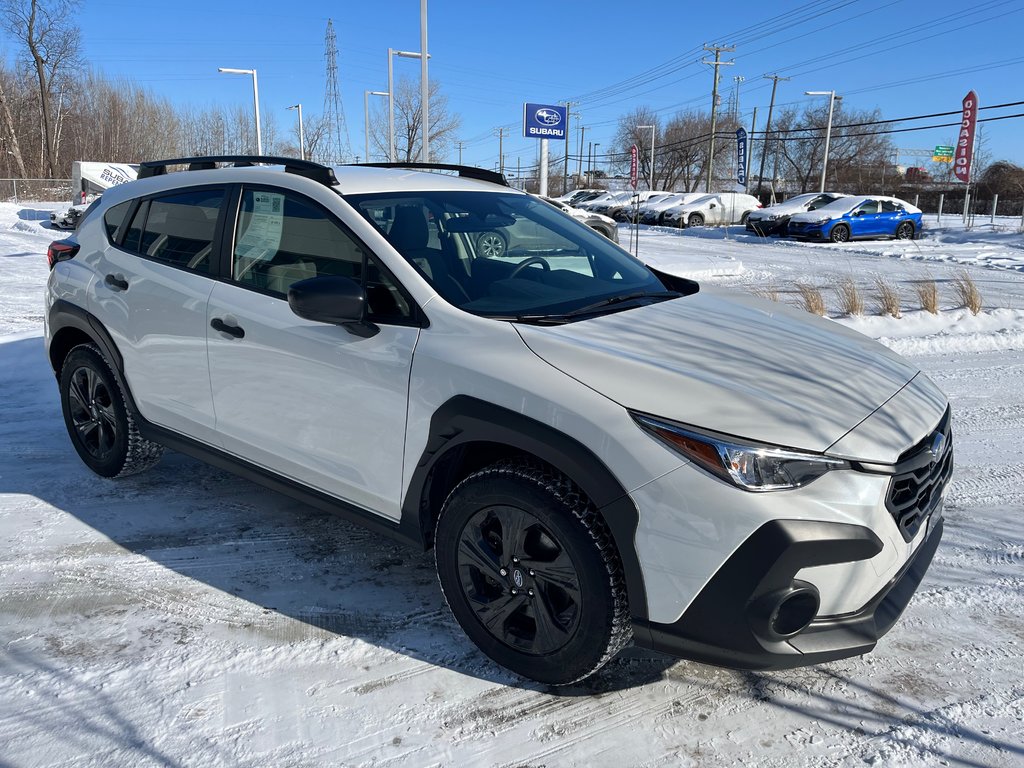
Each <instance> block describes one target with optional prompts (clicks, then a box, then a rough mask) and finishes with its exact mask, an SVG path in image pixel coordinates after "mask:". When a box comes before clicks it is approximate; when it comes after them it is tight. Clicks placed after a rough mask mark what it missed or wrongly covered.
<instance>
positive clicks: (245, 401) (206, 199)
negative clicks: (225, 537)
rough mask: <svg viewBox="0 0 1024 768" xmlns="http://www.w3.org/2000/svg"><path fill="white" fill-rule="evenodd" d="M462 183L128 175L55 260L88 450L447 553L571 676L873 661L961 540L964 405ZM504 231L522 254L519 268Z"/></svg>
mask: <svg viewBox="0 0 1024 768" xmlns="http://www.w3.org/2000/svg"><path fill="white" fill-rule="evenodd" d="M224 162H231V163H239V164H242V165H245V166H247V167H221V168H218V167H216V165H217V164H218V163H224ZM180 165H185V166H187V167H189V168H190V169H194V170H187V171H181V172H177V173H167V172H166V171H167V170H168V167H169V166H180ZM440 167H443V168H444V169H446V170H448V171H452V170H455V169H456V168H454V167H453V166H440ZM457 170H458V172H459V176H458V177H455V176H451V175H444V174H441V173H431V172H424V171H422V170H421V171H413V170H410V169H408V168H391V167H389V168H367V167H345V166H335V167H328V166H322V165H318V164H316V163H312V162H307V161H299V160H292V159H282V158H265V157H247V156H238V157H227V158H224V157H220V158H188V159H177V160H167V161H156V162H149V163H144V164H143V166H142V169H141V171H140V174H139V176H140V179H139V180H138V181H135V182H130V183H127V184H123V185H121V186H117V187H114V188H112V189H111V190H109V191H108V192H106V193H105V194H104V195H103V197H102V199H101V201H100V202H99V203H98V204H97V205H96V206H95V207H93V208H92V209H91V210H90V211H89V212H88V213H87V214H86V216H85V217H84V218H83V220H82V222H81V224H80V225H79V227H78V230H77V232H76V233H75V234H74V235H73V236H72V237H70V238H68V239H66V240H61V241H56V242H54V243H53V244H51V246H50V248H49V251H48V253H47V259H48V261H49V264H50V268H51V271H50V276H49V280H48V283H47V289H46V307H45V340H46V353H47V355H48V359H49V362H50V364H51V365H52V367H53V372H54V375H55V378H56V381H57V385H58V391H59V398H60V403H61V408H62V411H63V414H64V420H65V423H66V426H67V431H68V435H69V438H70V442H71V446H72V447H73V449H74V450H75V451H76V452H77V453H78V455H79V456H80V457H81V459H82V461H83V462H84V463H85V464H86V465H87V466H88V467H89V468H90V469H92V470H93V471H94V472H95V473H97V474H99V475H101V476H103V477H111V478H112V477H121V476H124V475H130V474H133V473H136V472H140V471H142V470H145V469H148V468H150V467H152V466H153V465H154V464H156V462H157V461H158V460H159V458H160V455H161V453H162V452H163V450H164V448H165V447H168V448H171V449H174V450H177V451H180V452H183V453H186V454H189V455H191V456H193V457H196V458H199V459H201V460H204V461H208V462H211V463H213V464H215V465H217V466H219V467H222V468H225V469H229V470H232V471H235V472H238V473H239V474H241V475H243V476H244V477H247V478H250V479H252V480H254V481H256V482H259V483H263V484H265V485H267V486H269V487H271V488H274V489H276V490H278V491H281V492H283V493H286V494H289V495H291V496H293V497H295V498H298V499H301V500H302V501H304V502H306V503H309V504H311V505H313V506H316V507H319V508H321V509H326V510H330V511H332V512H335V513H337V514H340V515H343V516H346V517H347V518H349V519H352V520H354V521H357V522H358V523H361V524H363V525H366V526H368V527H370V528H372V529H373V530H374V531H376V532H378V533H380V534H386V535H391V536H394V537H396V538H398V539H399V540H402V541H405V542H408V543H409V544H411V545H413V546H416V547H421V548H424V547H425V548H431V547H432V548H433V549H434V553H435V561H436V566H437V573H438V577H439V580H440V584H441V588H442V590H443V592H444V597H445V599H446V601H447V603H448V606H449V607H450V608H451V611H452V614H453V615H454V617H455V619H456V620H457V621H458V622H459V624H460V625H461V626H462V628H463V629H464V630H465V632H466V634H467V635H468V636H469V637H470V638H471V639H472V640H473V641H474V642H475V643H476V644H477V645H478V646H479V647H480V648H481V649H482V650H483V652H484V653H486V654H487V655H489V656H490V657H491V658H492V659H494V660H496V661H497V662H498V663H500V664H503V665H504V666H505V667H507V668H509V669H511V670H514V671H515V672H517V673H519V674H521V675H524V676H526V677H529V678H532V679H535V680H538V681H541V682H544V683H548V684H556V685H560V684H566V683H571V682H574V681H577V680H581V679H583V678H585V677H587V676H588V675H590V674H592V673H594V672H595V671H597V670H598V669H600V668H601V667H602V666H603V665H604V664H605V663H606V662H607V661H608V660H609V659H611V658H613V657H614V656H615V655H616V654H617V653H618V652H619V651H620V650H621V649H622V648H624V647H625V646H626V645H628V644H629V643H630V642H635V643H636V644H637V645H640V646H643V647H646V648H653V649H657V650H660V651H665V652H668V653H673V654H677V655H680V656H686V657H689V658H694V659H698V660H702V661H706V662H711V663H714V664H722V665H727V666H734V667H742V668H750V669H780V668H786V667H793V666H798V665H807V664H818V663H821V662H825V661H830V660H833V659H840V658H844V657H847V656H854V655H860V654H863V653H866V652H867V651H870V650H871V649H872V648H873V647H874V646H875V643H876V642H877V641H878V639H879V638H880V637H881V636H882V635H883V634H885V633H886V632H887V631H888V630H889V629H890V627H892V625H893V624H894V623H895V621H896V620H897V618H898V617H899V615H900V613H901V611H902V610H903V609H904V607H905V606H906V605H907V603H908V602H909V601H910V599H911V596H912V595H913V593H914V591H915V590H916V588H917V586H918V584H919V583H920V581H921V579H922V578H923V576H924V573H925V570H926V569H927V567H928V565H929V563H930V562H931V559H932V556H933V554H934V552H935V550H936V547H937V546H938V543H939V539H940V537H941V535H942V503H943V497H944V495H945V492H946V488H947V487H948V484H949V480H950V476H951V473H952V460H953V458H952V457H953V453H952V434H951V431H950V409H949V404H948V402H947V400H946V397H945V396H944V395H943V394H942V392H940V391H939V389H938V388H937V387H936V386H935V385H934V384H933V383H932V382H931V381H929V379H928V378H927V377H926V376H925V375H924V374H923V373H921V371H920V370H919V369H918V367H917V365H915V364H914V363H912V362H909V361H907V360H904V359H902V358H901V357H899V356H898V355H896V354H895V353H893V352H891V351H889V350H888V349H886V348H885V347H883V346H882V345H880V344H878V343H876V342H874V341H872V340H870V339H868V338H867V337H865V336H862V335H860V334H858V333H856V332H854V331H852V330H850V329H847V328H845V327H844V326H841V325H838V324H836V323H833V322H831V321H828V320H824V319H821V318H817V317H814V316H811V315H809V314H807V313H806V312H802V311H800V310H797V309H794V308H789V307H787V306H785V305H783V304H777V303H770V302H767V301H763V300H761V299H758V298H755V297H753V296H750V295H747V294H743V293H733V292H730V291H728V290H725V289H721V288H716V287H713V286H701V285H698V284H697V283H695V282H692V281H690V280H685V279H681V278H678V277H673V276H671V275H668V274H665V273H663V272H659V271H657V270H655V269H652V268H649V267H647V266H645V265H644V264H643V263H641V262H640V261H638V260H637V259H635V258H633V257H632V256H630V255H629V254H628V253H626V252H625V251H624V250H623V249H621V248H619V247H618V246H617V245H615V244H614V243H612V242H610V241H609V240H608V239H607V238H605V237H602V236H601V235H599V234H598V233H596V232H595V231H594V230H592V229H590V228H589V227H586V226H584V225H583V224H582V223H580V222H578V221H574V220H573V219H572V218H570V217H568V216H565V215H563V214H562V213H560V212H559V211H557V210H555V209H554V208H552V207H551V206H550V205H549V204H547V203H545V202H543V201H541V200H538V199H537V198H535V197H533V196H531V195H527V194H524V193H522V192H518V191H515V190H512V189H510V188H509V187H508V186H506V185H505V183H504V179H503V178H502V177H501V176H499V175H498V174H496V173H493V172H490V171H483V170H481V169H472V168H458V169H457ZM717 199H719V200H721V198H720V197H719V198H717ZM710 210H714V209H710ZM496 230H502V231H504V232H506V233H507V234H508V236H509V242H510V243H516V242H519V243H522V244H524V245H523V247H522V249H521V250H520V249H518V248H513V247H512V246H511V245H510V246H509V247H508V248H506V249H505V250H504V251H503V252H502V254H501V255H499V256H493V255H489V254H488V252H487V249H486V248H485V247H484V246H483V245H481V243H482V241H483V237H482V236H483V235H484V234H486V233H490V232H494V231H496ZM76 482H77V481H76ZM145 489H146V486H145V485H144V484H142V485H136V486H134V487H133V490H132V496H139V497H140V499H141V498H142V497H143V496H144V494H145ZM140 494H141V496H140ZM124 511H125V514H127V515H129V516H130V514H131V511H130V509H129V508H128V507H125V509H124ZM251 524H252V525H253V526H273V521H272V520H261V519H260V518H259V515H258V513H257V514H256V516H255V517H254V518H253V519H252V520H251ZM310 535H311V536H317V535H320V532H318V531H314V530H311V531H310ZM323 543H324V546H325V548H326V549H328V550H329V549H330V548H333V547H337V548H345V547H353V546H358V544H355V543H352V542H350V541H324V542H323ZM344 559H345V558H342V560H344ZM326 562H331V561H330V560H327V561H326ZM193 565H196V566H197V567H190V569H189V573H190V575H193V576H195V577H196V578H202V574H203V573H204V572H205V569H204V568H203V567H198V566H202V563H199V564H193ZM208 565H209V567H214V566H215V564H214V563H209V564H208ZM286 572H287V566H286V565H283V566H282V584H281V586H280V589H281V590H283V592H285V593H291V592H292V591H294V599H295V600H301V599H302V596H301V586H294V585H292V584H291V583H290V582H288V581H287V579H286V578H285V576H286ZM339 599H344V598H339Z"/></svg>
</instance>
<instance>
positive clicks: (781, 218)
mask: <svg viewBox="0 0 1024 768" xmlns="http://www.w3.org/2000/svg"><path fill="white" fill-rule="evenodd" d="M841 197H847V195H844V194H842V193H840V192H808V193H806V194H803V195H795V196H793V197H791V198H789V200H784V201H783V202H781V203H775V205H769V206H768V207H767V208H761V209H759V210H756V211H752V212H751V213H750V215H749V216H747V231H748V232H753V233H754V234H757V235H761V236H762V237H765V236H767V235H783V236H785V234H786V229H787V227H788V225H789V220H790V218H791V217H792V216H793V215H794V214H797V213H805V212H807V211H815V210H817V209H818V208H821V207H822V206H823V205H828V204H829V203H832V202H835V201H836V200H838V199H839V198H841Z"/></svg>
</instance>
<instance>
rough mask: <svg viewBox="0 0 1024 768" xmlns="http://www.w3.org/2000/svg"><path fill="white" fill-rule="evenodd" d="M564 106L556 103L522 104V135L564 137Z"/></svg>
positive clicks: (542, 137)
mask: <svg viewBox="0 0 1024 768" xmlns="http://www.w3.org/2000/svg"><path fill="white" fill-rule="evenodd" d="M565 113H566V108H565V107H563V106H560V105H558V104H525V105H523V136H525V137H526V138H528V139H563V140H564V139H565V124H566V122H568V120H567V119H566V114H565Z"/></svg>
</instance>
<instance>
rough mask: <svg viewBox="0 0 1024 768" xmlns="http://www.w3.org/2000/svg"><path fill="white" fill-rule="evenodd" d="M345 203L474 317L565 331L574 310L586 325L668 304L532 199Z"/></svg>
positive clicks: (600, 245) (639, 273)
mask: <svg viewBox="0 0 1024 768" xmlns="http://www.w3.org/2000/svg"><path fill="white" fill-rule="evenodd" d="M345 199H346V200H347V201H348V202H350V203H351V204H352V205H353V206H354V207H355V208H356V210H358V211H359V212H360V213H361V214H362V215H363V216H364V217H365V218H366V219H367V220H368V221H369V222H370V223H371V224H373V225H374V226H375V227H376V228H377V229H379V230H380V232H381V233H382V234H383V235H384V237H386V238H387V239H388V241H389V242H390V243H391V245H392V246H394V248H395V250H397V251H398V252H399V253H401V254H402V256H404V257H405V258H406V260H408V261H409V262H410V263H411V264H413V265H414V266H415V267H416V268H417V269H418V270H419V271H420V272H421V273H422V274H423V276H424V277H425V278H426V279H427V281H428V282H429V283H430V284H431V285H432V286H433V287H434V289H435V290H436V291H437V292H438V293H439V294H441V296H443V297H444V299H445V300H446V301H448V302H449V303H450V304H453V305H455V306H457V307H459V308H461V309H463V310H465V311H467V312H472V313H474V314H477V315H484V316H487V317H500V318H505V319H517V320H523V321H527V322H530V321H535V322H542V321H544V320H560V321H568V318H567V316H568V315H569V313H572V312H573V311H574V310H580V309H583V308H588V312H587V313H581V314H582V315H589V314H597V313H599V312H601V311H615V310H619V309H628V308H630V307H631V306H636V303H637V302H641V303H642V302H643V301H644V300H647V303H649V302H650V300H654V299H655V298H657V299H664V298H670V297H669V296H666V295H664V294H665V290H666V286H665V284H664V283H662V281H661V280H659V278H658V277H657V276H656V275H655V274H654V273H653V272H652V271H651V270H650V269H648V268H647V267H646V266H644V265H643V264H642V263H641V262H640V261H638V260H637V259H635V258H633V257H632V256H631V255H629V254H628V253H626V252H625V251H623V250H622V249H621V248H619V247H618V246H617V245H615V244H614V243H612V242H611V241H610V240H608V239H607V238H605V237H604V236H602V235H601V234H599V233H597V232H595V231H594V230H592V229H590V228H589V227H587V226H585V225H584V224H581V223H580V222H578V221H576V220H574V219H573V218H571V217H570V216H567V215H565V214H563V213H561V212H560V211H556V210H554V209H553V208H552V207H551V206H550V205H548V204H546V203H544V202H543V201H541V200H538V199H536V198H534V197H531V196H529V195H521V194H516V193H511V192H510V193H505V192H477V191H466V192H452V191H444V192H410V193H398V194H395V193H390V194H367V195H346V196H345ZM647 294H656V296H651V297H650V299H648V297H647ZM673 295H678V294H673ZM626 296H628V297H630V298H629V299H628V300H625V299H623V298H622V297H626ZM610 299H614V301H610V302H608V303H607V304H606V303H605V300H610ZM597 304H600V305H601V308H600V309H597V308H596V307H595V305H597ZM623 304H625V306H623ZM591 307H595V309H594V311H593V312H589V308H591ZM580 316H581V315H573V316H572V319H574V320H575V319H577V318H578V317H580Z"/></svg>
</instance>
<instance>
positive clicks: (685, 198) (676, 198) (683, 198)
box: [640, 192, 704, 224]
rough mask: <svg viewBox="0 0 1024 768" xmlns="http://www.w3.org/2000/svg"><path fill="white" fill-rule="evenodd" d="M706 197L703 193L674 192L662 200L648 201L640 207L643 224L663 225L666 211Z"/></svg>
mask: <svg viewBox="0 0 1024 768" xmlns="http://www.w3.org/2000/svg"><path fill="white" fill-rule="evenodd" d="M701 197H704V193H703V192H674V193H672V194H671V195H668V196H667V197H664V198H662V199H660V200H648V201H647V202H646V203H644V204H643V205H641V206H640V223H641V224H661V223H662V219H663V218H664V214H665V211H667V210H668V209H669V208H674V207H676V206H682V205H686V203H690V202H693V201H694V200H696V199H698V198H701Z"/></svg>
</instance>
